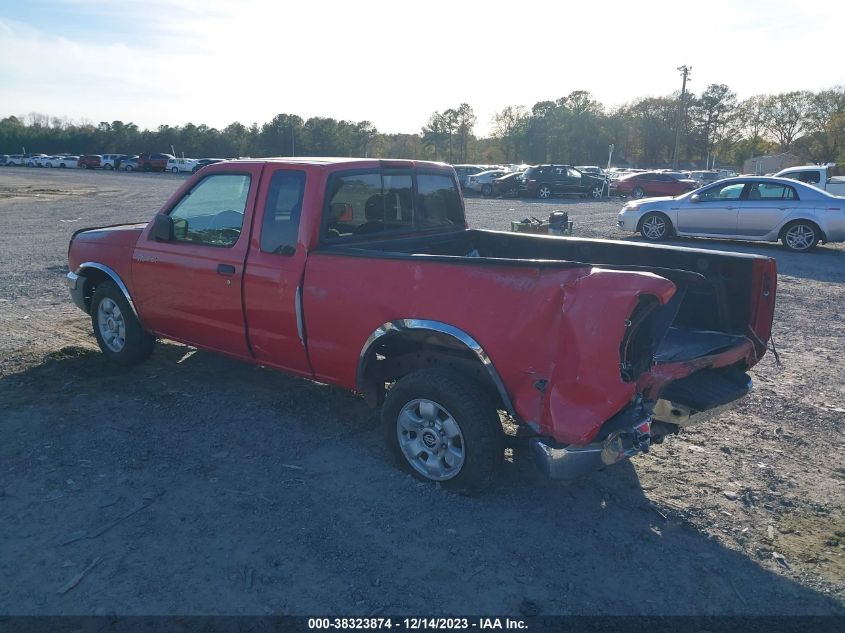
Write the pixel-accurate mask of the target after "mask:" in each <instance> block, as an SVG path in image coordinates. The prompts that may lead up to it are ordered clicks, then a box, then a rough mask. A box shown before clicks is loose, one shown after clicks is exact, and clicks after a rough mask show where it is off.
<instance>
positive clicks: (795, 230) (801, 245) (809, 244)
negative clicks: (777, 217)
mask: <svg viewBox="0 0 845 633" xmlns="http://www.w3.org/2000/svg"><path fill="white" fill-rule="evenodd" d="M780 239H781V242H783V246H784V248H786V249H787V250H790V251H793V252H795V253H806V252H807V251H811V250H813V249H814V248H815V247H816V245H817V244H818V243H819V240H820V239H821V230H820V229H819V227H818V226H816V225H815V224H813V223H812V222H810V221H808V220H795V221H794V222H790V223H789V224H787V225H786V226H785V227H783V230H782V231H781V232H780Z"/></svg>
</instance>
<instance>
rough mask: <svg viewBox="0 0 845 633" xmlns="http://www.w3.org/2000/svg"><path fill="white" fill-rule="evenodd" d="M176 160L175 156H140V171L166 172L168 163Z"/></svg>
mask: <svg viewBox="0 0 845 633" xmlns="http://www.w3.org/2000/svg"><path fill="white" fill-rule="evenodd" d="M174 158H176V157H175V156H174V155H173V154H139V155H138V169H139V170H141V171H165V170H167V161H169V160H172V159H174Z"/></svg>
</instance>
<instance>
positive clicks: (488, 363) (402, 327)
mask: <svg viewBox="0 0 845 633" xmlns="http://www.w3.org/2000/svg"><path fill="white" fill-rule="evenodd" d="M409 330H428V331H430V332H437V333H439V334H445V335H446V336H449V337H451V338H453V339H455V340H457V341H458V342H460V343H461V344H463V345H464V347H466V348H467V349H468V350H469V351H470V352H472V353H473V355H474V356H475V357H476V358H477V359H478V361H479V362H480V363H481V364H482V365H483V366H484V369H485V370H486V371H487V374H488V376H489V377H490V379H491V380H492V382H493V384H494V385H495V387H496V391H497V392H498V393H499V396H500V397H501V399H502V404H503V405H504V407H505V410H506V411H507V412H508V413H509V414H510V415H512V416H514V417H516V410H515V409H514V407H513V403H512V402H511V399H510V396H509V395H508V391H507V389H506V388H505V383H504V382H503V381H502V378H501V376H500V375H499V372H498V371H497V370H496V367H495V366H494V365H493V361H492V360H491V359H490V356H488V354H487V352H486V351H485V350H484V348H483V347H482V346H481V344H480V343H479V342H478V341H476V340H475V339H474V338H473V337H472V336H470V335H469V334H467V333H466V332H464V331H463V330H462V329H460V328H458V327H455V326H454V325H450V324H448V323H443V322H442V321H431V320H428V319H397V320H394V321H388V322H387V323H384V324H382V325H380V326H379V327H378V328H376V330H375V331H374V332H373V333H372V334H370V336H369V337H367V341H366V342H365V343H364V346H363V347H362V348H361V353H360V355H359V356H358V371H357V376H356V384H357V388H358V390H359V391H363V390H364V377H365V372H366V365H367V362H368V360H369V358H370V356H371V354H370V352H371V351H372V349H373V346H374V345H375V344H376V342H377V341H379V340H380V339H382V338H383V337H385V336H396V335H401V334H402V333H403V332H406V331H409Z"/></svg>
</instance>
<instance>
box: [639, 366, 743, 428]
mask: <svg viewBox="0 0 845 633" xmlns="http://www.w3.org/2000/svg"><path fill="white" fill-rule="evenodd" d="M695 379H696V377H695V376H692V377H690V378H689V379H687V381H686V382H690V383H692V381H693V380H695ZM679 382H684V381H679ZM726 385H727V389H726ZM690 386H692V387H694V388H696V395H698V396H701V395H706V396H709V398H710V402H694V401H692V400H691V399H690V398H689V397H683V392H680V393H679V392H676V391H671V390H669V393H667V394H666V395H667V396H668V397H665V398H660V399H659V400H658V401H657V402H655V404H654V411H653V412H652V415H653V417H654V419H655V420H657V421H659V422H667V423H669V424H675V425H677V426H679V427H681V428H684V427H687V426H693V425H694V424H701V423H702V422H707V421H708V420H712V419H713V418H715V417H716V416H718V415H720V414H722V413H724V412H725V411H729V410H730V409H733V408H734V407H735V406H736V405H737V404H739V403H740V402H741V401H742V400H743V398H745V397H746V396H747V395H748V394H749V393H751V390H752V389H753V387H754V383H752V381H751V379H750V378H749V377H748V376H747V375H745V374H742V375H741V376H738V377H737V378H736V379H734V380H733V381H731V382H724V384H722V385H719V386H718V387H717V389H718V391H716V392H715V393H714V390H713V388H712V385H706V384H705V385H703V386H702V385H701V384H700V381H699V384H695V383H692V384H691V385H690ZM708 386H709V387H710V389H708V388H707V387H708ZM708 391H709V392H710V393H707V392H708ZM719 396H721V397H719ZM682 400H683V401H682Z"/></svg>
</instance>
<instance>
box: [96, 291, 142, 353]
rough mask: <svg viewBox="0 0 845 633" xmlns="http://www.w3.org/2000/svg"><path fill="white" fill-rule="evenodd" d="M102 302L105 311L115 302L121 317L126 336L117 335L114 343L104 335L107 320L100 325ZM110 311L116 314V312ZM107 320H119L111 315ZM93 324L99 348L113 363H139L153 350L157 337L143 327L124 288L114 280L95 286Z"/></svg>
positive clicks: (114, 304) (123, 331)
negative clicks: (118, 285) (124, 293)
mask: <svg viewBox="0 0 845 633" xmlns="http://www.w3.org/2000/svg"><path fill="white" fill-rule="evenodd" d="M101 305H103V308H104V312H108V311H107V308H109V307H111V306H116V307H117V309H118V310H119V314H120V319H121V320H122V326H123V328H122V330H121V331H122V333H123V336H122V337H119V336H118V337H117V340H115V341H113V342H112V343H109V342H108V341H107V340H106V339H105V337H104V334H103V331H102V330H104V329H106V328H107V327H108V326H107V325H106V324H105V323H104V324H103V327H101V324H100V319H101V318H102V317H101V315H100V306H101ZM111 314H112V315H113V314H114V312H111ZM104 316H105V315H104ZM108 320H109V322H114V321H117V319H112V318H109V319H108ZM91 326H92V327H93V328H94V337H95V338H96V339H97V344H98V345H99V346H100V350H101V351H102V352H103V354H104V355H105V356H106V358H108V359H109V360H110V361H111V362H113V363H116V364H118V365H123V366H129V365H136V364H138V363H141V362H143V361H145V360H146V359H147V358H149V356H150V354H152V353H153V347H154V346H155V337H154V336H153V335H152V334H150V333H149V332H147V331H146V330H144V328H142V327H141V324H140V323H139V322H138V319H136V318H135V314H134V312H133V311H132V308H131V306H130V305H129V302H128V301H127V300H126V297H124V296H123V292H121V290H120V288H118V287H117V284H115V283H114V282H113V281H104V282H102V283H101V284H99V285H98V286H97V288H96V289H95V290H94V296H93V297H92V298H91ZM120 340H122V341H123V342H122V344H121V343H120Z"/></svg>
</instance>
